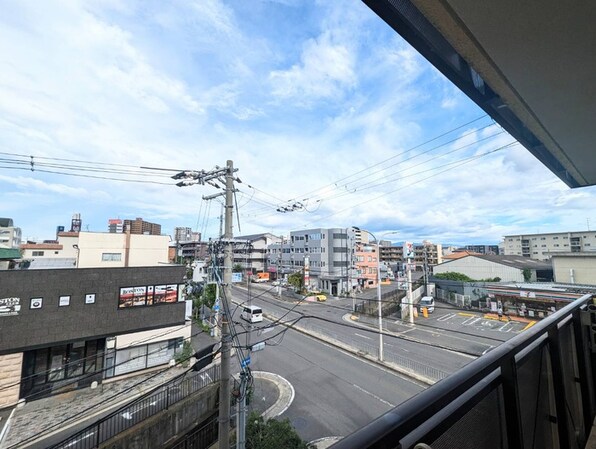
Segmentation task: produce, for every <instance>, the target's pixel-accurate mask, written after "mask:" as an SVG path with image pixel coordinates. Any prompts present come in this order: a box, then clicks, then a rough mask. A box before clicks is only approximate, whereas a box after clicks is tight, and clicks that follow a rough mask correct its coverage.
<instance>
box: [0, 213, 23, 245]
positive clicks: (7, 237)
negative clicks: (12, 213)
mask: <svg viewBox="0 0 596 449" xmlns="http://www.w3.org/2000/svg"><path fill="white" fill-rule="evenodd" d="M20 244H21V228H17V227H15V226H14V223H13V221H12V219H11V218H0V248H18V247H19V245H20Z"/></svg>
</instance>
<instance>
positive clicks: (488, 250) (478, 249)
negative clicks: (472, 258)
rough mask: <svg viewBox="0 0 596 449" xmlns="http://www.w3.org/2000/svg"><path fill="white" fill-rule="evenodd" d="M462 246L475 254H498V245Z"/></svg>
mask: <svg viewBox="0 0 596 449" xmlns="http://www.w3.org/2000/svg"><path fill="white" fill-rule="evenodd" d="M464 248H465V249H466V250H467V251H471V252H473V253H477V254H488V255H493V256H498V255H499V245H466V246H465V247H464Z"/></svg>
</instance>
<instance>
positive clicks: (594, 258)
mask: <svg viewBox="0 0 596 449" xmlns="http://www.w3.org/2000/svg"><path fill="white" fill-rule="evenodd" d="M551 256H552V257H551V262H552V265H553V273H554V276H555V282H558V283H564V284H579V285H596V252H574V253H571V252H568V253H553V254H552V255H551Z"/></svg>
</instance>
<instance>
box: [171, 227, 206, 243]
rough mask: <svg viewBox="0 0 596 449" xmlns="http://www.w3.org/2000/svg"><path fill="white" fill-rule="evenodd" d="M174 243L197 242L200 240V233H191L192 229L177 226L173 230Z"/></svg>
mask: <svg viewBox="0 0 596 449" xmlns="http://www.w3.org/2000/svg"><path fill="white" fill-rule="evenodd" d="M174 240H175V241H176V242H198V241H200V240H201V233H200V232H193V230H192V228H189V227H182V226H177V227H175V228H174Z"/></svg>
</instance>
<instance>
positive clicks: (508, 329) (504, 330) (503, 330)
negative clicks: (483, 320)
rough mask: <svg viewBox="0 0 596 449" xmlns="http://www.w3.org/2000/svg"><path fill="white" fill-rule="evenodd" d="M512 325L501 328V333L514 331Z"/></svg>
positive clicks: (507, 324)
mask: <svg viewBox="0 0 596 449" xmlns="http://www.w3.org/2000/svg"><path fill="white" fill-rule="evenodd" d="M510 324H511V323H505V324H503V326H501V327H500V328H499V331H501V332H509V331H511V329H513V326H510ZM507 326H509V327H507Z"/></svg>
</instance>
